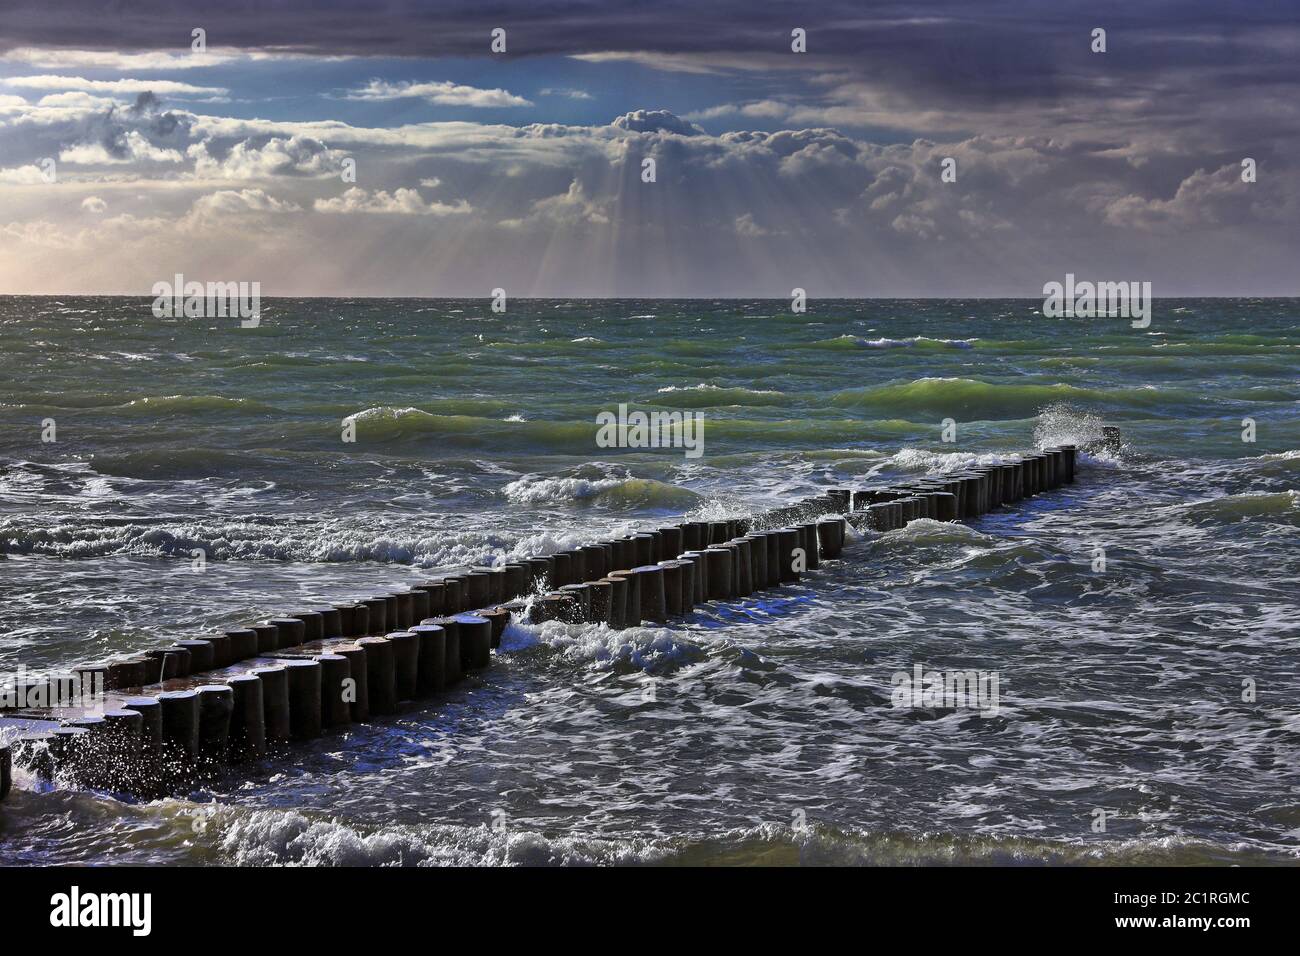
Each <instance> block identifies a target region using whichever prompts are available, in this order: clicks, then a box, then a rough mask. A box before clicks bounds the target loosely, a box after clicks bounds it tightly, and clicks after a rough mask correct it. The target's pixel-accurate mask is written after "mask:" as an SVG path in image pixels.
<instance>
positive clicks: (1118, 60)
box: [0, 0, 1300, 299]
mask: <svg viewBox="0 0 1300 956" xmlns="http://www.w3.org/2000/svg"><path fill="white" fill-rule="evenodd" d="M196 28H197V29H201V30H202V31H204V33H203V39H204V44H203V49H202V50H201V51H196V50H195V49H194V46H195V43H194V39H193V31H194V30H195V29H196ZM497 29H500V30H504V31H505V34H504V36H505V51H504V52H493V50H492V49H491V45H492V34H493V31H494V30H497ZM1097 29H1101V30H1104V31H1105V47H1106V48H1105V52H1096V51H1094V49H1093V47H1094V46H1095V45H1096V39H1095V36H1094V31H1095V30H1097ZM795 30H801V31H803V35H804V37H805V38H806V40H805V47H806V51H805V52H796V51H795V50H794V49H792V46H793V45H794V42H795V41H794V39H793V38H792V31H795ZM646 160H653V164H654V168H653V172H654V176H653V181H651V182H647V181H645V179H646V169H645V161H646ZM1246 160H1252V161H1253V166H1254V177H1253V179H1254V181H1247V179H1249V178H1250V177H1249V176H1245V175H1243V173H1244V171H1245V167H1244V166H1243V163H1244V161H1246ZM945 169H947V170H948V171H949V175H948V176H946V177H945V175H944V171H945ZM350 171H354V172H355V176H354V177H353V176H352V175H351V172H350ZM1298 223H1300V0H1290V2H1272V3H1249V4H1246V3H1237V4H1225V3H1222V2H1218V0H1216V2H1203V0H1185V2H1177V3H1171V2H1166V0H1143V2H1125V3H1110V2H1097V0H1093V2H1076V0H1042V2H1029V0H1019V2H1004V0H986V2H980V3H974V2H970V0H934V2H914V3H897V2H882V3H873V2H869V0H857V2H839V0H832V2H825V3H811V2H805V3H799V2H782V3H773V2H763V0H745V2H738V0H717V2H711V3H709V2H701V0H695V2H689V3H686V2H676V0H666V2H654V3H647V2H644V0H642V2H636V3H631V2H622V0H601V2H586V0H582V2H563V3H561V2H552V0H534V2H526V3H525V2H513V0H512V2H482V0H480V2H458V0H453V2H442V3H428V2H379V3H372V4H361V3H354V2H348V3H340V2H323V0H318V2H314V3H307V2H280V3H275V4H269V3H257V2H250V0H244V2H230V0H213V2H205V3H202V4H198V3H195V4H186V3H182V2H161V3H156V2H152V0H132V2H129V3H128V2H102V0H101V2H85V0H82V2H62V0H7V2H6V3H5V11H4V14H3V20H2V21H0V294H9V293H115V294H140V295H144V294H148V293H149V291H150V289H151V288H152V287H153V285H154V284H155V283H156V282H159V281H163V280H170V279H171V277H172V276H173V275H175V274H176V273H181V274H183V275H184V276H185V278H186V279H187V280H198V281H222V282H229V281H247V282H253V281H256V282H260V284H261V289H262V293H263V295H266V296H271V295H322V296H484V297H487V296H489V295H491V292H492V290H493V289H496V288H501V289H504V290H506V292H507V295H509V296H519V297H525V296H527V297H531V296H555V297H586V296H666V297H724V296H741V297H749V296H772V297H789V296H790V295H791V290H793V289H795V288H802V289H805V290H806V292H807V295H808V296H809V297H810V298H814V299H815V298H818V297H822V298H831V297H876V296H881V297H919V296H1025V297H1038V296H1040V295H1041V294H1042V288H1043V285H1044V284H1045V283H1047V282H1049V281H1064V278H1065V276H1066V274H1067V273H1072V274H1074V275H1075V276H1076V277H1077V278H1078V279H1080V280H1084V279H1091V280H1096V281H1125V280H1128V281H1149V282H1151V283H1152V290H1153V293H1154V295H1155V296H1156V297H1157V298H1159V297H1164V296H1176V295H1259V296H1268V295H1300V268H1297V263H1298V262H1300V256H1298V255H1297V253H1300V225H1298Z"/></svg>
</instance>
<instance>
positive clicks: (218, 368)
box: [0, 297, 1300, 865]
mask: <svg viewBox="0 0 1300 956" xmlns="http://www.w3.org/2000/svg"><path fill="white" fill-rule="evenodd" d="M787 306H788V303H783V302H771V301H720V302H709V301H676V302H674V301H663V300H652V301H649V300H648V301H609V300H606V301H570V302H561V301H532V302H520V301H514V302H511V304H510V310H509V312H508V313H507V314H505V315H496V314H493V313H492V312H491V311H490V310H489V309H488V302H487V300H486V299H485V300H481V301H480V300H476V301H452V300H427V301H422V300H393V301H379V300H306V299H303V300H273V301H271V302H269V303H264V307H263V317H262V322H261V325H260V327H258V328H256V329H244V328H241V327H240V326H239V323H238V321H237V320H226V319H212V320H206V319H178V320H168V319H161V320H160V319H156V318H154V317H153V315H152V314H151V311H150V302H149V300H147V299H121V298H96V297H75V298H68V297H65V298H0V670H5V671H10V670H13V669H14V668H16V667H18V666H19V665H23V666H26V667H27V668H28V669H36V670H39V669H42V668H55V667H63V666H67V665H70V664H74V663H79V662H82V661H86V660H96V659H101V658H103V657H106V656H109V655H111V654H115V653H120V652H124V651H130V650H136V649H141V648H145V647H150V646H155V645H156V644H158V643H159V642H160V641H164V640H165V641H168V642H170V641H171V640H173V639H175V638H178V637H183V636H187V635H192V634H198V633H201V632H203V631H207V630H211V629H213V628H221V627H226V626H229V625H233V624H236V623H239V622H245V621H248V620H250V619H253V618H256V617H262V616H265V615H268V614H273V613H278V612H283V611H288V610H291V609H293V608H296V607H300V606H302V605H303V604H304V603H305V602H309V601H310V602H312V603H315V602H316V601H318V600H325V599H328V600H330V601H334V602H337V601H339V600H342V599H345V598H349V597H366V596H370V595H371V594H373V593H374V592H375V591H376V590H378V589H380V588H391V587H393V586H395V585H396V584H399V583H407V582H415V581H418V580H423V579H427V578H428V577H429V576H431V574H433V573H435V572H436V571H438V570H439V569H450V568H453V567H459V566H462V565H464V564H467V563H480V562H484V561H489V562H490V561H493V560H502V559H505V558H508V557H512V556H518V555H523V554H529V553H543V552H547V551H551V550H556V549H561V548H566V547H571V546H573V545H575V544H580V543H584V542H587V541H594V540H597V539H602V538H607V537H609V536H610V535H611V534H614V533H618V532H622V531H625V530H628V529H633V528H642V527H653V526H657V525H658V524H660V523H662V522H663V521H664V519H666V518H668V517H675V516H678V515H682V514H703V515H724V514H730V513H738V512H742V511H746V510H749V509H751V508H756V507H765V506H772V505H777V504H783V503H786V502H788V501H789V500H791V499H793V498H798V497H803V496H806V495H808V494H812V493H816V492H817V491H819V490H822V489H825V488H827V487H837V486H848V485H852V484H853V483H855V482H863V481H865V480H867V479H868V478H869V477H885V478H887V477H890V476H908V475H918V474H922V473H929V472H937V471H943V470H949V469H955V468H960V467H962V466H963V465H965V464H967V463H969V462H970V461H972V460H974V459H980V458H986V457H988V456H996V455H998V454H1003V453H1008V452H1015V451H1023V450H1026V449H1029V448H1032V447H1034V446H1035V445H1042V444H1052V443H1057V442H1061V441H1068V440H1076V441H1088V440H1089V439H1091V438H1094V437H1096V436H1097V433H1098V431H1099V428H1100V425H1101V424H1102V423H1103V422H1105V423H1108V424H1115V425H1119V426H1120V427H1121V428H1122V430H1123V438H1124V445H1123V448H1122V449H1121V450H1120V452H1119V453H1118V454H1112V453H1103V452H1097V453H1095V454H1091V455H1086V456H1084V457H1083V459H1082V461H1081V465H1080V471H1079V476H1078V481H1077V483H1076V484H1074V485H1072V486H1069V487H1068V488H1066V489H1064V490H1062V491H1061V492H1059V493H1055V494H1050V495H1045V496H1043V497H1041V498H1038V499H1035V500H1033V501H1030V502H1025V503H1023V504H1022V505H1020V506H1019V507H1016V508H1015V509H1012V510H1005V511H1002V512H999V513H997V514H995V515H990V516H988V517H986V518H984V519H982V520H980V521H978V522H975V523H973V524H971V525H969V526H968V525H937V524H933V523H930V522H917V523H914V524H913V525H911V526H909V527H908V528H907V529H905V530H902V531H896V532H891V533H888V534H885V535H876V534H865V535H863V536H860V537H858V538H857V539H856V540H854V541H853V542H851V544H850V547H849V548H848V549H847V550H846V552H845V555H844V559H843V560H842V561H839V562H834V563H828V564H826V565H824V566H823V568H822V570H821V571H820V572H819V573H817V574H815V575H813V576H810V577H809V578H808V579H806V580H805V581H804V582H802V583H801V584H800V585H798V586H793V587H787V588H784V589H782V590H780V591H774V592H767V593H764V594H763V595H761V596H755V598H753V599H749V600H745V601H742V602H738V603H736V604H733V605H726V606H721V605H710V606H707V607H705V608H703V609H701V610H698V611H697V612H696V613H695V614H694V615H693V616H691V617H690V618H689V619H688V620H686V621H685V622H681V623H678V624H674V625H673V626H671V627H663V628H651V627H647V628H635V629H631V630H626V631H609V630H608V629H606V628H603V627H597V626H589V625H588V626H567V625H562V624H559V623H556V622H552V623H548V624H546V625H543V626H540V627H537V626H529V625H519V626H515V627H513V628H512V629H511V630H510V631H509V632H508V633H507V636H506V639H505V643H504V645H503V648H502V652H501V653H500V654H499V655H498V656H497V657H496V659H495V660H494V666H493V667H492V668H491V669H490V671H488V672H487V673H486V674H485V675H483V676H482V677H480V678H474V679H471V680H470V681H468V682H467V683H466V684H464V685H462V686H461V687H460V688H458V689H457V690H456V691H455V692H453V693H450V694H448V695H446V696H444V697H442V698H440V699H437V700H434V701H432V702H430V704H429V706H428V707H427V709H424V710H422V711H418V712H415V713H410V714H407V715H404V716H403V717H401V718H399V719H396V720H394V721H391V722H386V723H374V724H370V725H366V726H362V727H356V728H354V729H352V730H351V731H350V732H348V733H347V734H344V735H337V736H330V737H327V738H324V739H322V740H321V741H319V742H318V743H317V744H315V745H312V746H309V747H305V748H298V749H297V750H295V751H294V758H293V759H292V760H279V761H268V762H267V763H266V764H265V765H263V766H260V767H257V768H254V769H253V770H252V772H251V773H248V772H243V771H241V772H240V773H239V775H238V776H231V777H229V778H227V779H224V780H221V781H218V782H217V783H216V784H214V785H213V786H212V787H211V789H208V790H204V791H202V792H197V793H194V794H190V795H188V796H186V797H185V798H177V799H170V800H164V801H157V802H147V803H131V802H126V801H123V800H121V799H117V798H114V797H113V796H111V795H106V794H95V793H85V792H70V791H67V790H63V789H57V788H56V789H49V788H42V787H40V786H38V785H37V784H36V783H35V782H33V781H32V780H29V779H27V778H25V777H21V776H20V778H19V781H18V789H17V790H16V791H15V792H14V793H13V794H11V795H10V797H9V799H8V800H7V801H6V803H5V804H4V805H3V806H2V807H0V860H3V861H4V862H11V863H34V864H35V863H55V862H76V863H109V862H134V863H149V862H152V863H197V864H202V863H239V864H408V865H409V864H437V863H471V864H478V863H485V864H495V863H687V864H695V863H736V864H763V863H797V862H801V863H987V862H1029V863H1034V862H1042V863H1138V862H1167V863H1176V864H1177V863H1187V864H1196V863H1224V862H1231V863H1245V864H1264V863H1294V862H1295V861H1296V859H1297V856H1300V797H1298V796H1297V784H1298V783H1300V772H1298V768H1300V759H1298V758H1300V693H1298V692H1300V664H1298V661H1300V654H1298V653H1297V645H1298V642H1300V625H1298V624H1297V618H1298V617H1300V615H1298V614H1297V611H1300V607H1298V604H1300V601H1298V600H1297V595H1298V594H1300V587H1298V583H1300V548H1297V544H1298V543H1300V416H1298V415H1297V412H1298V411H1300V404H1298V403H1300V375H1298V374H1297V372H1300V301H1297V300H1245V299H1240V300H1227V299H1218V300H1165V301H1163V302H1157V303H1156V308H1155V313H1154V318H1153V321H1152V324H1151V327H1150V328H1149V329H1145V330H1136V329H1132V328H1131V327H1130V326H1129V324H1128V323H1127V322H1126V321H1124V320H1118V319H1114V320H1112V319H1091V320H1085V319H1067V320H1046V319H1043V318H1042V317H1040V316H1039V315H1038V314H1037V312H1038V303H1037V302H1034V301H1028V300H1018V301H1012V300H1007V301H989V300H982V301H958V300H947V301H941V300H924V301H862V302H855V301H838V302H814V303H812V304H811V307H810V310H809V313H808V314H806V315H800V316H793V315H790V314H789V313H788V308H787ZM621 402H626V403H629V404H630V406H631V407H633V408H639V409H642V410H646V411H651V410H656V409H657V410H665V411H670V410H690V411H700V412H703V413H704V415H705V432H704V436H705V446H704V454H703V455H702V456H701V457H699V458H697V459H688V458H686V457H685V456H684V455H683V454H682V452H681V450H673V449H659V450H641V451H632V450H620V449H604V448H598V447H596V445H595V442H594V437H595V433H596V426H595V417H596V414H597V413H598V412H600V411H604V410H614V409H616V408H617V406H618V404H619V403H621ZM945 418H952V419H954V420H956V421H957V422H958V423H959V424H958V430H957V438H958V441H957V442H956V443H955V444H946V443H944V442H942V441H941V440H940V428H941V422H942V420H943V419H945ZM1245 418H1250V419H1253V420H1254V422H1255V428H1256V441H1254V442H1250V443H1248V442H1243V441H1242V430H1243V419H1245ZM46 419H53V420H54V424H55V429H56V431H55V436H56V438H57V440H56V441H54V442H42V441H41V438H42V432H43V422H44V421H45V420H46ZM345 421H350V422H352V423H354V424H355V429H356V438H357V440H356V442H355V443H345V442H343V441H342V440H341V436H342V428H343V426H344V423H345ZM1097 548H1104V549H1105V553H1106V559H1107V562H1106V570H1105V571H1104V572H1098V571H1094V570H1093V567H1094V564H1093V562H1094V558H1095V555H1096V549H1097ZM196 549H202V550H203V551H204V553H205V554H206V556H207V564H206V568H205V569H204V570H202V571H195V570H193V569H192V560H191V554H192V552H193V551H195V550H196ZM916 664H921V665H923V666H924V667H925V668H927V669H939V670H958V669H960V670H971V669H978V670H983V671H991V672H996V673H997V674H998V675H999V678H1000V696H1001V700H1000V706H999V709H998V713H997V715H996V716H979V715H977V714H974V713H971V712H956V713H949V712H929V711H924V710H913V709H896V708H894V707H892V706H891V690H892V685H891V677H892V675H893V674H895V673H896V672H898V671H909V670H911V668H912V667H913V666H914V665H916ZM1247 687H1253V688H1254V694H1253V696H1254V699H1253V700H1243V690H1244V689H1245V688H1247ZM650 688H652V692H650V690H649V689H650ZM1245 696H1246V697H1250V696H1252V695H1251V694H1246V695H1245ZM196 809H201V810H203V811H204V812H203V813H201V814H196V813H195V812H194V811H195V810H196ZM1099 809H1100V810H1104V811H1106V817H1107V823H1106V830H1105V832H1097V831H1096V830H1095V829H1094V825H1095V820H1096V819H1097V811H1098V810H1099Z"/></svg>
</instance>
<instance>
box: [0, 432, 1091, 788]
mask: <svg viewBox="0 0 1300 956" xmlns="http://www.w3.org/2000/svg"><path fill="white" fill-rule="evenodd" d="M1075 463H1076V449H1075V447H1074V446H1073V445H1065V446H1061V447H1059V448H1048V449H1045V450H1043V451H1040V452H1036V453H1032V454H1027V455H1023V456H1019V457H1015V458H1012V459H1008V460H1006V461H1001V462H998V463H996V464H988V465H980V466H977V467H972V468H970V469H969V470H964V471H960V472H955V473H949V474H943V475H936V476H931V477H925V478H917V479H913V480H909V481H903V482H895V483H892V484H884V483H880V484H873V485H869V486H865V487H860V488H837V489H831V490H829V491H827V492H826V493H825V494H823V495H820V496H816V497H811V498H807V499H805V500H803V501H800V502H798V503H797V504H794V505H791V506H789V507H785V508H779V509H776V510H772V511H767V512H763V513H759V514H755V515H752V516H749V517H744V518H728V519H723V520H717V521H686V522H682V523H680V524H676V525H671V526H666V527H661V528H657V529H654V530H649V531H642V532H639V533H636V534H631V535H628V536H626V537H623V538H618V539H616V540H612V541H603V542H598V543H595V544H589V545H583V546H582V547H579V548H574V549H572V550H569V551H562V552H558V553H555V554H549V555H538V556H535V557H529V558H526V559H524V560H520V561H513V562H509V563H506V564H504V565H500V566H495V567H476V568H470V569H468V570H465V571H462V572H458V573H454V574H449V575H446V576H444V577H442V578H438V579H436V580H431V581H428V582H425V583H422V584H418V585H416V586H415V587H414V588H410V589H403V590H399V591H395V592H392V593H385V594H380V595H376V596H375V597H373V598H369V599H367V600H363V601H358V602H351V603H346V604H339V605H334V606H325V607H313V608H306V609H303V610H299V611H296V612H294V613H291V614H287V615H285V616H284V617H278V618H272V619H269V620H265V621H258V622H255V623H252V624H249V625H248V626H247V627H242V628H236V629H234V630H230V631H226V632H224V633H221V634H211V635H206V636H204V637H201V638H196V639H189V640H180V641H177V642H176V643H175V644H172V645H168V646H164V647H159V648H156V649H153V650H150V651H147V652H145V653H143V654H139V655H131V656H127V657H121V658H116V659H113V660H110V661H108V662H106V663H103V664H92V665H86V666H84V667H79V668H76V669H74V670H73V671H72V672H71V673H68V674H55V675H49V676H46V677H42V678H41V679H40V682H39V685H38V686H32V687H19V688H9V689H8V691H9V694H10V696H8V697H7V698H6V699H13V700H23V701H30V700H31V699H32V695H33V694H35V695H36V697H37V699H45V700H49V701H57V700H61V699H65V698H66V697H67V696H75V694H72V695H70V694H69V688H73V689H82V690H84V689H86V688H91V689H93V691H94V693H95V695H96V706H93V707H87V706H84V703H85V702H84V700H83V701H82V702H81V704H82V705H81V706H58V705H53V704H52V705H50V706H27V707H19V708H16V709H12V710H10V711H9V714H10V716H4V717H0V729H4V728H6V727H8V728H10V729H12V730H15V731H17V732H18V736H17V737H16V738H15V739H14V741H13V742H12V744H11V746H10V747H4V748H0V797H3V795H4V794H6V793H7V792H8V790H9V788H10V784H11V777H12V775H11V764H16V765H18V766H21V767H23V768H24V769H26V770H28V771H30V772H32V773H35V774H36V775H38V776H40V777H41V778H43V779H46V780H49V779H53V778H56V777H57V778H58V779H59V780H60V781H61V782H67V783H69V784H71V785H74V786H84V787H90V788H95V789H103V790H108V791H112V792H116V793H124V794H133V795H140V796H158V795H163V794H167V793H174V792H181V791H184V790H185V789H187V788H191V787H192V786H193V785H194V784H195V783H197V782H199V781H201V780H203V779H205V778H206V777H208V776H210V775H212V774H215V773H218V772H220V771H222V769H223V768H226V767H229V766H232V765H238V764H243V763H248V762H250V761H256V760H260V759H262V758H265V757H267V756H268V755H272V754H279V753H287V752H289V751H290V750H291V748H292V745H293V744H294V743H295V742H303V741H309V740H312V739H315V738H317V737H320V736H321V735H322V734H324V733H330V732H336V731H339V730H341V729H345V728H347V727H348V726H349V725H351V724H353V723H360V722H366V721H372V720H376V719H382V718H384V717H387V716H389V715H392V714H396V713H399V712H401V711H403V710H405V709H409V708H412V707H415V706H419V702H421V701H427V700H429V699H431V698H434V697H436V696H437V695H438V694H439V693H441V692H444V691H446V690H448V689H450V688H453V687H455V686H456V685H457V684H459V683H460V682H461V681H462V680H463V679H464V678H465V676H466V675H467V674H470V673H472V672H475V671H480V670H482V669H484V668H487V667H489V666H490V664H491V660H492V650H493V649H494V648H497V647H498V646H499V644H500V641H501V637H502V634H503V633H504V631H505V629H506V626H507V624H508V623H509V622H510V621H511V619H512V617H513V616H516V615H518V616H520V617H521V618H525V619H527V620H529V621H532V622H534V623H537V622H541V621H547V620H559V621H565V622H570V623H579V622H590V623H603V624H606V625H608V626H610V627H613V628H626V627H636V626H639V625H641V624H644V623H652V624H665V623H667V622H669V621H670V620H673V619H677V618H681V617H684V616H686V615H689V614H690V613H691V612H692V611H693V610H694V608H695V607H696V606H698V605H700V604H704V603H707V602H710V601H730V600H736V599H741V598H745V597H748V596H749V595H751V594H753V593H755V592H757V591H761V590H767V589H771V588H778V587H782V586H784V585H787V584H792V583H795V582H797V581H799V580H800V578H801V576H803V575H804V574H806V573H807V572H809V571H815V570H816V569H817V568H818V567H819V566H820V563H821V561H822V560H835V559H837V558H838V557H839V556H840V552H841V549H842V548H843V546H844V541H845V535H846V527H847V525H852V526H854V527H855V528H858V529H871V530H876V531H882V532H883V531H890V530H894V529H896V528H901V527H903V526H905V525H906V524H907V523H908V522H909V521H912V520H915V519H918V518H929V519H933V520H937V521H961V520H969V519H974V518H978V517H979V516H981V515H983V514H985V513H987V512H989V511H992V510H994V509H997V508H1001V507H1004V506H1007V505H1012V504H1015V503H1016V502H1018V501H1021V500H1022V499H1024V498H1027V497H1030V496H1033V495H1037V494H1040V493H1043V492H1046V491H1050V490H1052V489H1055V488H1058V487H1060V486H1061V485H1063V484H1067V483H1071V482H1073V481H1074V471H1075ZM42 694H44V695H45V696H44V698H41V695H42ZM20 695H21V696H20Z"/></svg>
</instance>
